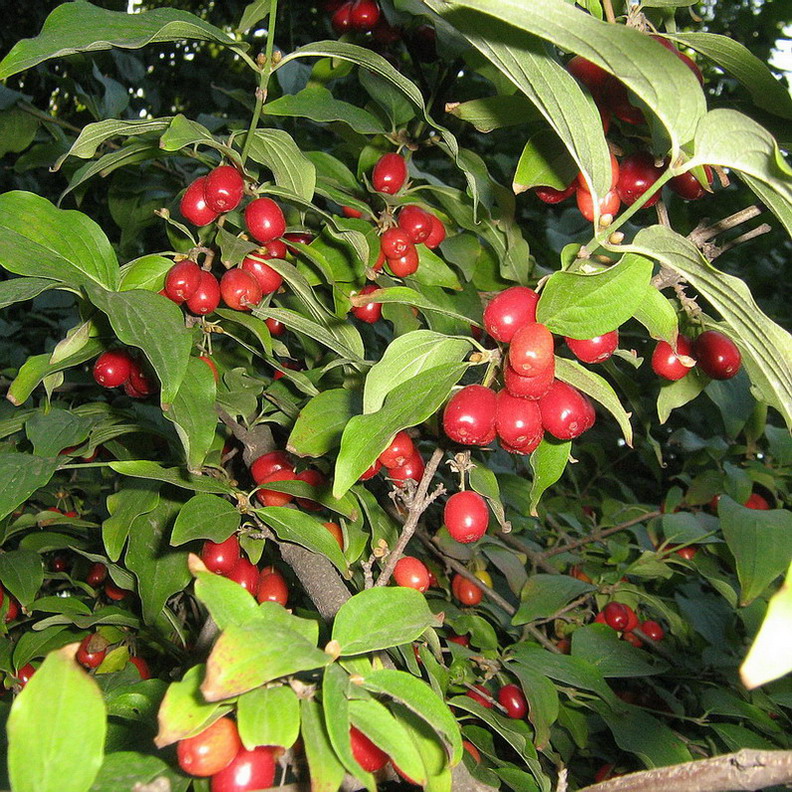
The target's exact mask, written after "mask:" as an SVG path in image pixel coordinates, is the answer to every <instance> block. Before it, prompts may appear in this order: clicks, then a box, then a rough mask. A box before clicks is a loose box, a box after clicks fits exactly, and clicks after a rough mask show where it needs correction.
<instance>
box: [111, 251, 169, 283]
mask: <svg viewBox="0 0 792 792" xmlns="http://www.w3.org/2000/svg"><path fill="white" fill-rule="evenodd" d="M172 266H173V260H172V259H169V258H165V257H164V256H157V255H153V254H152V255H150V256H141V257H140V258H137V259H134V260H133V261H129V262H127V263H126V264H124V266H123V267H121V269H120V270H119V272H120V274H121V283H120V284H119V286H118V290H119V291H130V290H132V289H147V290H148V291H157V292H158V291H160V290H161V289H163V288H164V287H165V276H166V275H167V274H168V270H169V269H170V268H171V267H172Z"/></svg>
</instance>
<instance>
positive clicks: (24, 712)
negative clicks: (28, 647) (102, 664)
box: [7, 644, 107, 792]
mask: <svg viewBox="0 0 792 792" xmlns="http://www.w3.org/2000/svg"><path fill="white" fill-rule="evenodd" d="M76 651H77V644H70V645H69V646H65V647H64V648H63V649H59V650H58V651H57V652H53V653H52V654H50V655H49V656H48V657H47V658H46V659H45V660H44V662H43V663H42V665H41V667H40V668H39V669H38V670H37V671H36V673H35V674H34V675H33V677H32V678H31V679H30V681H29V682H28V683H27V685H25V688H24V690H22V692H21V693H20V694H19V695H18V696H17V697H16V698H15V699H14V703H13V706H12V707H11V714H10V716H9V718H8V727H7V728H8V775H9V778H10V779H11V787H12V788H13V789H14V792H86V790H87V789H89V787H90V786H91V784H92V783H93V781H94V779H95V778H96V774H97V773H98V772H99V768H100V767H101V765H102V760H103V758H104V741H105V734H106V731H107V716H106V713H105V705H104V701H103V700H102V693H101V691H100V690H99V687H98V686H97V684H96V682H94V680H93V679H92V678H91V677H89V676H88V674H86V673H85V671H84V670H83V669H82V668H81V667H80V666H79V665H78V664H77V663H76V662H75V661H74V653H75V652H76Z"/></svg>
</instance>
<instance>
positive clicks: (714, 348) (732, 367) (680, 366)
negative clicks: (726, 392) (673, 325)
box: [652, 330, 742, 380]
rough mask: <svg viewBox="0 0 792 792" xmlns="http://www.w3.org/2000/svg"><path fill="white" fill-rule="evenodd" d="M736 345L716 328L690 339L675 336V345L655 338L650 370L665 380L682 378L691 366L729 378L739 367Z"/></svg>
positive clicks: (717, 378) (740, 358) (712, 376)
mask: <svg viewBox="0 0 792 792" xmlns="http://www.w3.org/2000/svg"><path fill="white" fill-rule="evenodd" d="M741 364H742V356H741V355H740V350H739V349H738V348H737V345H736V344H735V343H734V341H732V340H731V339H730V338H728V337H727V336H725V335H723V333H719V332H718V331H717V330H705V331H704V332H703V333H702V334H701V335H700V336H698V337H697V338H696V339H695V340H694V341H691V340H690V339H689V338H688V337H687V336H683V335H681V334H680V335H678V336H677V348H676V351H674V349H673V347H672V346H671V345H670V344H669V343H668V342H667V341H659V342H658V344H657V346H656V347H655V349H654V352H653V353H652V370H653V371H654V373H655V374H657V376H658V377H663V379H667V380H678V379H682V377H684V376H685V375H686V374H687V373H688V372H689V371H690V370H691V368H693V367H694V366H696V367H697V368H699V369H701V371H703V372H704V373H705V374H706V375H707V376H708V377H711V378H712V379H716V380H725V379H731V378H732V377H733V376H735V375H736V374H737V372H738V371H739V370H740V365H741Z"/></svg>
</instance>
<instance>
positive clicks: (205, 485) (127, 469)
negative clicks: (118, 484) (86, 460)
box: [109, 460, 234, 495]
mask: <svg viewBox="0 0 792 792" xmlns="http://www.w3.org/2000/svg"><path fill="white" fill-rule="evenodd" d="M109 464H110V467H111V468H112V469H113V470H115V472H116V473H121V475H123V476H132V477H133V478H144V479H154V481H164V482H165V483H166V484H173V485H174V486H176V487H181V488H182V489H188V490H195V492H210V493H214V494H215V495H230V494H231V493H232V492H233V491H234V490H233V487H231V486H230V485H229V484H227V483H226V482H224V481H220V480H219V479H216V478H211V477H210V476H193V475H192V474H191V473H188V472H187V471H186V470H183V469H182V468H166V467H162V466H161V465H158V464H157V463H156V462H149V461H147V460H134V461H131V462H110V463H109Z"/></svg>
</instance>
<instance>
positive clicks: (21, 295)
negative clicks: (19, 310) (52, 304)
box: [0, 277, 58, 308]
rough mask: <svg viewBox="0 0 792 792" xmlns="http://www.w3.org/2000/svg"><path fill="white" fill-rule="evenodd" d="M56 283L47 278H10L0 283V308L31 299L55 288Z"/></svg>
mask: <svg viewBox="0 0 792 792" xmlns="http://www.w3.org/2000/svg"><path fill="white" fill-rule="evenodd" d="M57 285H58V284H57V283H56V282H54V281H51V280H49V279H47V278H31V277H28V278H10V279H9V280H6V281H3V282H2V283H0V308H7V307H8V306H9V305H13V304H14V303H18V302H26V301H27V300H32V299H33V298H34V297H38V295H39V294H41V293H42V292H45V291H47V290H48V289H54V288H56V287H57Z"/></svg>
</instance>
